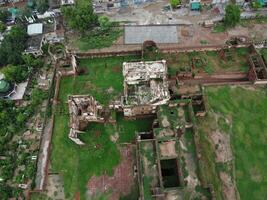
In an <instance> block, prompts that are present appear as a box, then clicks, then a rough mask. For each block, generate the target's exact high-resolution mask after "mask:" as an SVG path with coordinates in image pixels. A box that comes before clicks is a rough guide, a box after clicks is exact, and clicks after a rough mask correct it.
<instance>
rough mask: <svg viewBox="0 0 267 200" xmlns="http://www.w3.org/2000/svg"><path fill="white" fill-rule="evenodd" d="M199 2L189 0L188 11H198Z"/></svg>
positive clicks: (197, 0)
mask: <svg viewBox="0 0 267 200" xmlns="http://www.w3.org/2000/svg"><path fill="white" fill-rule="evenodd" d="M200 7H201V5H200V0H190V9H191V10H200Z"/></svg>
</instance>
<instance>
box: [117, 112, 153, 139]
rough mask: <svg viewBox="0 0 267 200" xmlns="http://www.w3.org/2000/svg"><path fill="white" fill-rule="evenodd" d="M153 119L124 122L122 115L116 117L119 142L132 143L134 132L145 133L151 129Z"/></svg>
mask: <svg viewBox="0 0 267 200" xmlns="http://www.w3.org/2000/svg"><path fill="white" fill-rule="evenodd" d="M152 123H153V118H144V119H137V120H125V119H124V118H123V115H122V114H118V115H117V129H118V132H119V142H120V143H124V142H133V141H134V139H135V136H136V132H146V131H150V130H151V129H152Z"/></svg>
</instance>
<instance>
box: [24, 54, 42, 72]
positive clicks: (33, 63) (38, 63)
mask: <svg viewBox="0 0 267 200" xmlns="http://www.w3.org/2000/svg"><path fill="white" fill-rule="evenodd" d="M22 60H23V62H24V65H26V67H27V68H28V69H29V71H31V70H32V69H33V68H41V67H42V66H43V65H44V62H43V61H42V60H41V59H40V58H34V57H33V56H32V55H29V54H25V55H22Z"/></svg>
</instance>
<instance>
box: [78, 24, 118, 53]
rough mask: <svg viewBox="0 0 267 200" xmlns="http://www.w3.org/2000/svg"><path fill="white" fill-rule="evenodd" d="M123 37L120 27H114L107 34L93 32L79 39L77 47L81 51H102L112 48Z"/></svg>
mask: <svg viewBox="0 0 267 200" xmlns="http://www.w3.org/2000/svg"><path fill="white" fill-rule="evenodd" d="M121 35H122V30H121V29H120V28H118V27H112V28H110V29H109V30H108V31H105V32H99V31H92V32H91V33H90V34H88V35H85V36H82V37H81V38H80V39H78V41H76V45H77V47H78V48H79V49H80V50H81V51H87V50H90V49H101V48H104V47H110V46H111V45H112V44H113V43H114V41H116V40H117V39H118V38H119V37H120V36H121Z"/></svg>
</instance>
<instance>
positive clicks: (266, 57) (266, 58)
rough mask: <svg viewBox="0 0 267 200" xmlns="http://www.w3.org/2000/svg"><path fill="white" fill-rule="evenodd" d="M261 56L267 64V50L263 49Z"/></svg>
mask: <svg viewBox="0 0 267 200" xmlns="http://www.w3.org/2000/svg"><path fill="white" fill-rule="evenodd" d="M261 55H262V56H263V58H264V59H265V61H266V62H267V49H262V50H261Z"/></svg>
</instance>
